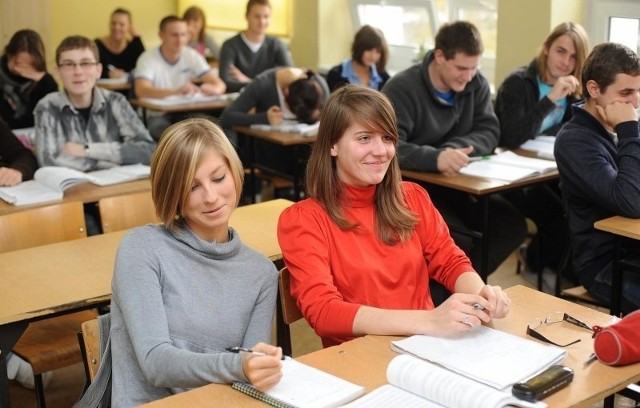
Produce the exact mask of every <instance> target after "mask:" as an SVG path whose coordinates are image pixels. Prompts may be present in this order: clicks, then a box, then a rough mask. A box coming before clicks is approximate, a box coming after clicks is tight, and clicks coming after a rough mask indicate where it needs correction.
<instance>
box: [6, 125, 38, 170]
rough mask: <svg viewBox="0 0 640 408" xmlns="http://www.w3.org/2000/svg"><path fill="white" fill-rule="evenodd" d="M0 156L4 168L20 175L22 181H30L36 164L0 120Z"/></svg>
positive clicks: (30, 153) (29, 152)
mask: <svg viewBox="0 0 640 408" xmlns="http://www.w3.org/2000/svg"><path fill="white" fill-rule="evenodd" d="M0 154H1V155H2V162H4V163H5V164H6V167H9V168H11V169H15V170H18V171H19V172H20V173H22V181H27V180H31V179H32V178H33V173H34V172H35V171H36V169H37V168H38V162H37V161H36V157H35V156H34V154H33V152H31V150H29V149H27V148H26V147H24V145H23V144H22V143H20V141H19V140H18V138H16V136H15V135H14V134H13V132H12V131H11V129H10V128H9V125H7V123H6V122H5V121H4V120H2V119H1V118H0Z"/></svg>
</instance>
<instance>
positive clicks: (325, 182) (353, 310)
mask: <svg viewBox="0 0 640 408" xmlns="http://www.w3.org/2000/svg"><path fill="white" fill-rule="evenodd" d="M398 139H399V137H398V129H397V123H396V116H395V113H394V111H393V107H392V106H391V103H390V102H389V100H388V99H387V98H386V97H385V96H384V95H383V94H381V93H379V92H377V91H374V90H371V89H369V88H365V87H360V86H356V85H345V86H344V87H342V88H339V89H338V90H336V91H335V92H334V93H333V94H332V95H331V96H330V97H329V99H328V101H327V104H326V105H325V107H324V110H323V112H322V117H321V119H320V128H319V131H318V136H317V141H316V143H315V144H314V145H313V150H312V153H311V157H310V160H309V163H308V167H307V189H308V193H309V196H310V198H308V199H306V200H303V201H300V202H299V203H297V204H295V205H293V206H292V207H290V208H288V209H286V210H285V211H284V212H283V213H282V215H281V217H280V220H279V224H278V241H279V243H280V247H281V248H282V253H283V255H284V259H285V263H286V265H287V267H288V268H289V270H290V271H291V293H292V295H293V297H294V298H296V301H297V304H298V306H299V308H300V310H301V311H302V313H303V315H304V316H305V318H306V319H307V321H308V322H309V323H310V325H311V326H312V327H313V328H314V329H315V331H316V333H318V335H319V336H321V337H322V343H323V345H324V346H325V347H327V346H331V345H335V344H339V343H342V342H344V341H347V340H349V339H352V338H353V337H355V336H361V335H365V334H383V335H410V334H427V335H434V336H455V335H456V333H458V332H461V331H466V330H472V329H473V328H474V327H475V326H478V325H480V324H481V323H482V322H489V321H490V320H491V319H492V318H501V317H504V316H506V315H507V313H508V311H509V305H510V299H509V298H508V297H507V295H506V294H505V293H504V292H503V291H502V290H501V289H500V287H497V286H489V285H485V284H484V282H483V281H482V279H480V277H479V275H478V274H477V273H476V272H475V271H474V270H473V267H472V266H471V263H470V261H469V258H467V256H466V255H465V254H464V252H462V250H460V248H458V247H457V246H456V245H455V243H454V242H453V240H452V239H451V237H450V235H449V230H448V229H447V226H446V224H445V222H444V220H443V219H442V217H441V216H440V213H439V212H438V211H437V210H436V209H435V207H434V206H433V204H432V203H431V200H430V199H429V195H428V194H427V192H426V191H425V190H424V189H423V188H422V187H420V186H418V185H416V184H414V183H409V182H402V181H401V177H400V168H399V165H398V157H397V155H396V146H397V144H398ZM429 279H435V280H437V281H439V282H440V283H441V284H443V285H444V286H445V287H446V288H448V289H449V290H450V291H451V292H454V294H453V295H452V296H451V297H449V298H448V299H447V300H446V301H445V302H444V303H442V304H441V305H440V306H438V307H437V308H434V303H433V301H432V298H431V292H430V289H429ZM476 304H477V305H479V306H476V307H474V305H476Z"/></svg>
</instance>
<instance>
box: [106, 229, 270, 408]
mask: <svg viewBox="0 0 640 408" xmlns="http://www.w3.org/2000/svg"><path fill="white" fill-rule="evenodd" d="M230 235H231V239H230V240H229V242H226V243H222V244H217V243H215V242H207V241H203V240H201V239H200V238H199V237H198V236H196V235H195V234H194V233H193V232H192V231H191V230H190V229H189V228H188V227H186V226H185V225H181V226H179V228H177V229H176V230H175V231H170V230H168V229H166V228H165V227H163V226H160V225H147V226H144V227H141V228H136V229H134V230H133V231H131V232H129V233H128V234H127V235H126V236H125V237H124V239H123V240H122V242H121V243H120V246H119V248H118V253H117V256H116V264H115V271H114V275H113V282H112V300H111V345H112V357H113V390H112V406H113V407H115V408H117V407H133V406H137V405H138V404H142V403H145V402H148V401H152V400H156V399H159V398H162V397H165V396H167V395H170V394H173V393H176V392H180V391H183V390H184V389H186V388H192V387H198V386H202V385H205V384H208V383H212V382H219V383H228V382H232V381H234V380H240V381H246V378H245V376H244V373H243V371H242V365H241V356H240V355H238V354H232V353H226V352H225V351H224V350H225V348H226V347H229V346H244V347H252V346H254V345H255V344H256V343H257V342H260V341H263V342H270V338H271V322H272V318H273V313H274V310H275V301H276V293H277V279H278V273H277V270H276V268H275V266H274V265H273V263H271V262H270V261H269V260H268V259H267V258H265V257H264V256H262V255H261V254H259V253H258V252H256V251H254V250H252V249H250V248H249V247H247V246H246V245H244V244H243V243H242V242H241V241H240V237H239V236H238V234H237V232H236V231H234V230H233V229H230Z"/></svg>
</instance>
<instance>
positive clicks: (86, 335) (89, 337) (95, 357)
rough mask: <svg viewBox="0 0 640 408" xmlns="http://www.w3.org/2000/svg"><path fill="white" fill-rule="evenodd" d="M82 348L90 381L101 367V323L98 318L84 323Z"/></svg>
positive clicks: (81, 337) (81, 336)
mask: <svg viewBox="0 0 640 408" xmlns="http://www.w3.org/2000/svg"><path fill="white" fill-rule="evenodd" d="M80 333H81V335H80V336H79V338H80V349H81V350H82V352H83V356H82V357H83V360H84V362H85V367H84V368H85V371H86V374H87V378H88V379H89V380H90V382H93V379H94V378H95V377H96V374H97V372H98V369H99V368H100V359H101V356H100V325H99V324H98V319H93V320H89V321H86V322H84V323H82V331H81V332H80Z"/></svg>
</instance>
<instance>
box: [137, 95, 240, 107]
mask: <svg viewBox="0 0 640 408" xmlns="http://www.w3.org/2000/svg"><path fill="white" fill-rule="evenodd" d="M237 96H238V93H228V94H222V95H205V94H202V93H195V94H192V95H171V96H167V97H166V98H140V99H141V100H143V101H145V102H149V103H152V104H154V105H158V106H179V105H188V104H190V103H204V102H221V101H232V100H234V99H235V98H237Z"/></svg>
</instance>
